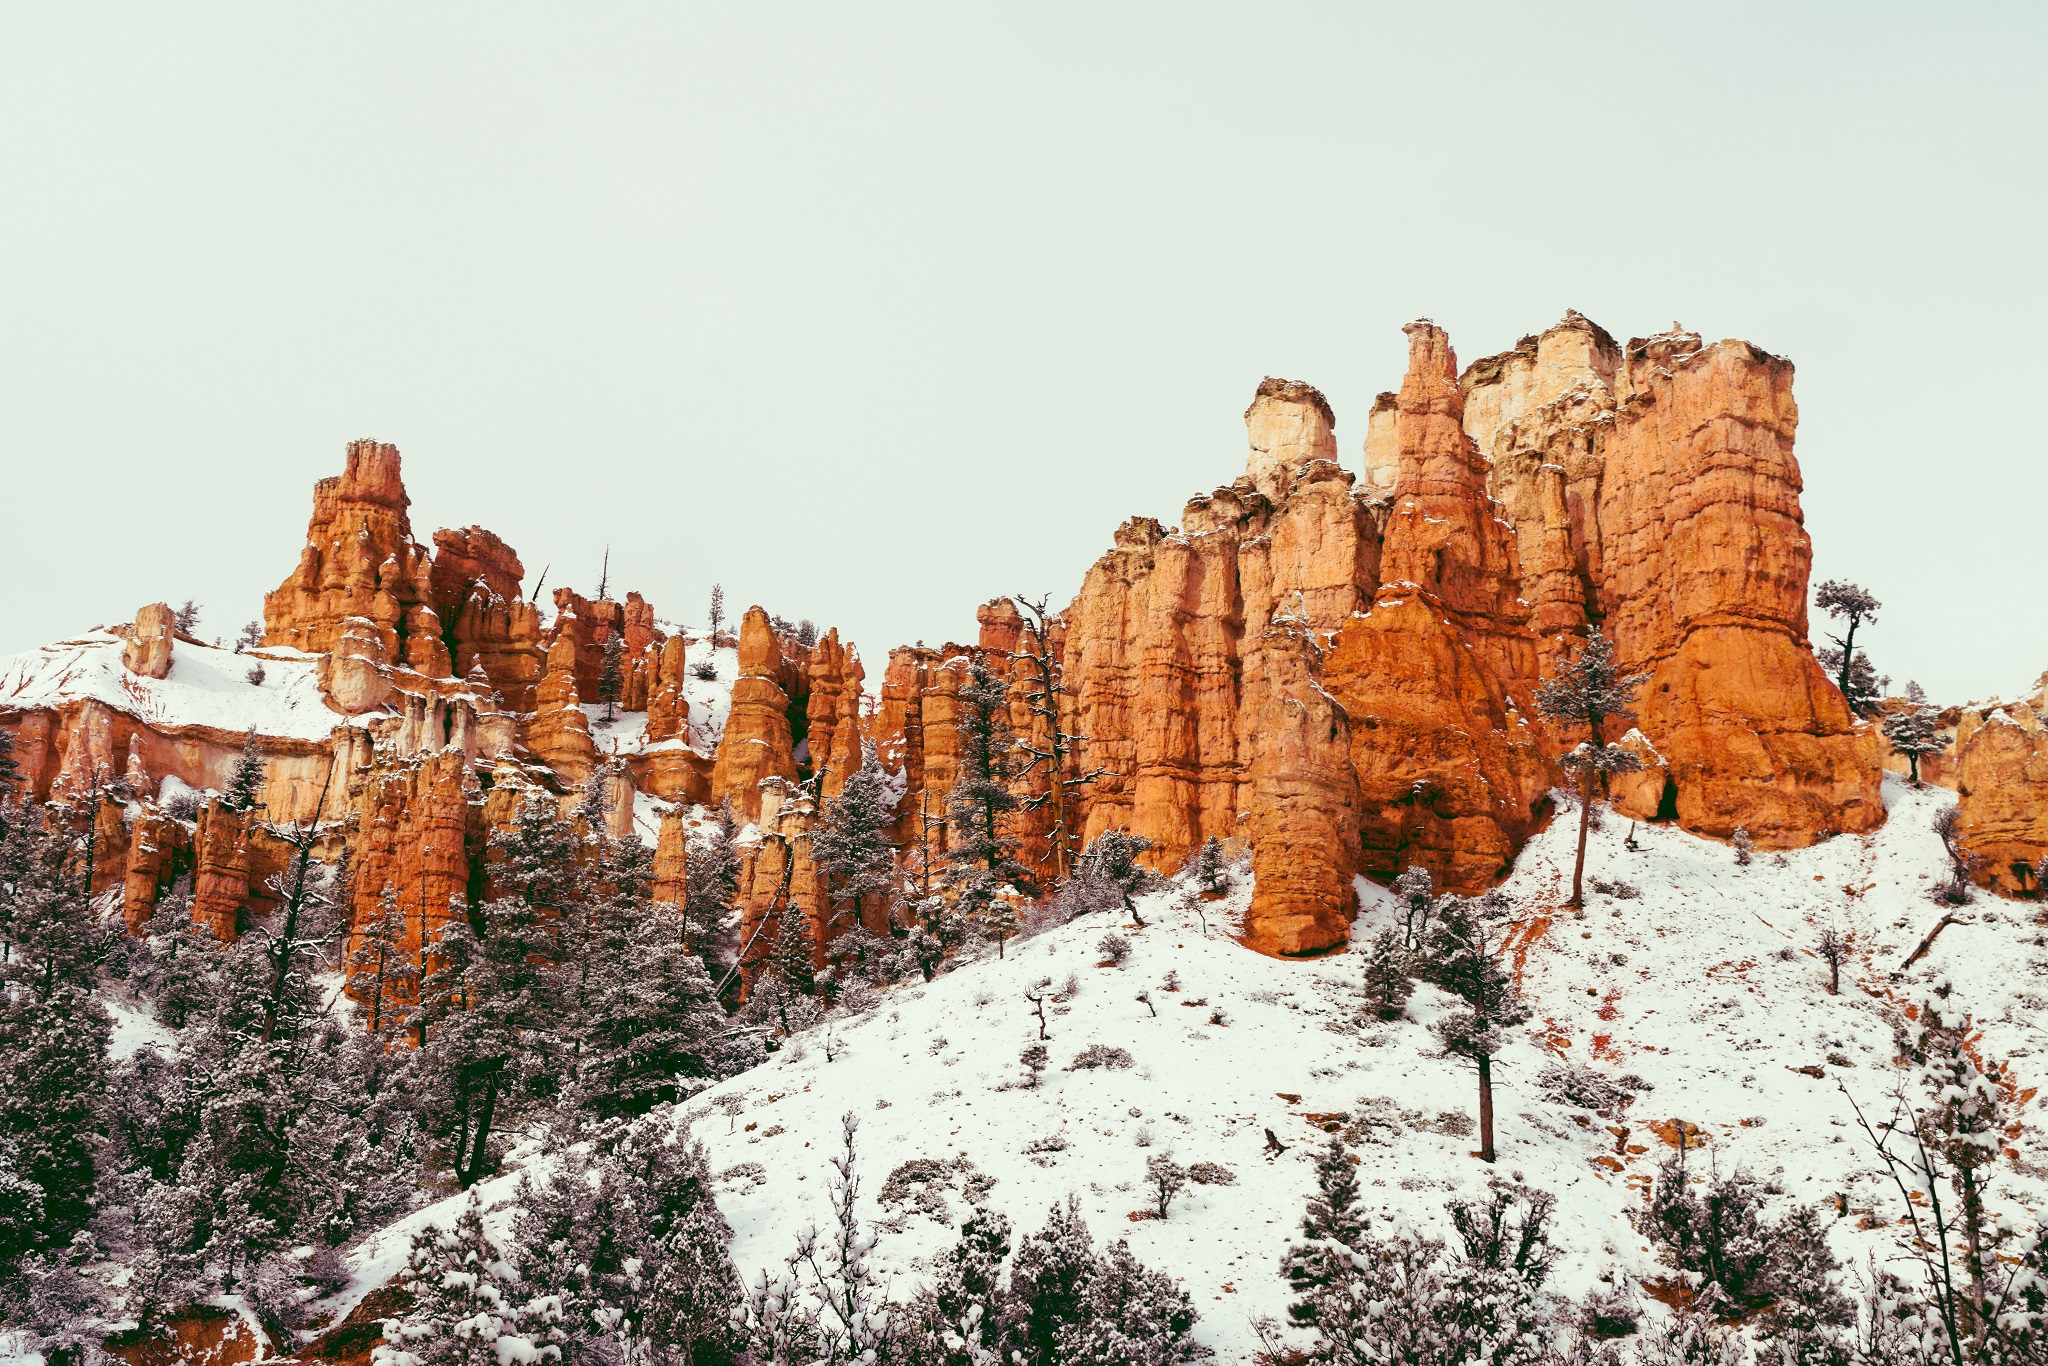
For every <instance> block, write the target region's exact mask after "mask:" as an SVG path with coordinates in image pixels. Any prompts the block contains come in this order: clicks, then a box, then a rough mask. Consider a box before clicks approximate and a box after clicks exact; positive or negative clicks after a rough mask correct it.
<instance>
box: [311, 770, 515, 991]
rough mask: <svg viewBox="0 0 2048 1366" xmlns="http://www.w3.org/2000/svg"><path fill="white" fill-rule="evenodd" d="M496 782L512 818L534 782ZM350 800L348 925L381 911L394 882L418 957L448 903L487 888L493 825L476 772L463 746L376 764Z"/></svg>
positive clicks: (410, 947)
mask: <svg viewBox="0 0 2048 1366" xmlns="http://www.w3.org/2000/svg"><path fill="white" fill-rule="evenodd" d="M499 786H502V787H503V788H504V791H503V793H502V794H500V793H499V792H498V790H497V787H494V788H493V793H492V795H493V796H494V797H498V798H499V806H500V808H501V811H502V813H503V814H502V817H501V819H502V820H503V821H504V822H505V823H509V822H510V819H511V815H512V813H513V811H516V809H517V807H516V802H517V800H518V799H519V798H520V797H521V796H523V795H526V793H528V792H530V791H531V790H532V789H528V788H525V787H523V786H522V785H520V784H517V783H514V782H508V783H504V784H500V785H499ZM353 804H354V815H353V824H354V827H355V828H354V833H353V837H352V838H351V840H350V844H349V861H350V883H351V893H352V897H353V901H352V904H351V907H350V913H349V925H350V928H351V930H352V931H355V930H360V929H361V927H362V926H363V925H365V924H367V923H370V922H371V921H372V920H374V919H375V918H376V916H377V914H378V907H379V903H380V901H381V899H382V897H383V895H384V889H385V888H386V887H389V888H390V889H391V890H392V892H393V893H394V894H395V895H396V897H397V901H398V908H399V911H400V913H401V914H402V915H403V917H404V921H405V928H404V931H403V934H402V936H401V940H400V942H401V946H402V948H403V950H404V952H405V953H406V954H407V955H408V956H409V957H412V958H414V959H415V960H417V958H418V957H419V954H420V950H421V945H422V944H431V943H432V942H433V940H434V937H435V936H436V935H437V934H439V933H440V931H441V928H442V927H443V926H444V925H446V924H447V923H448V918H449V916H450V915H451V914H452V913H454V912H451V909H450V908H451V906H454V907H456V908H460V907H462V906H464V905H467V904H468V903H469V901H470V900H471V892H472V890H475V891H477V892H478V893H479V894H480V893H481V891H482V887H481V885H480V880H481V870H482V868H483V856H484V849H485V843H486V840H487V839H488V835H489V826H488V822H487V818H486V813H485V811H484V806H483V801H482V795H481V788H480V786H479V784H478V782H477V779H476V775H475V772H474V771H473V769H472V768H471V766H470V764H469V762H468V760H467V758H466V756H465V755H464V754H463V753H462V751H461V750H459V749H443V750H440V751H437V752H435V753H432V754H428V755H423V756H420V757H417V758H413V759H408V760H403V761H400V762H395V763H391V764H386V765H378V766H376V767H374V768H372V769H371V770H370V771H369V772H368V773H367V774H365V775H363V780H362V781H361V784H360V787H359V788H358V790H357V791H356V793H355V795H354V803H353ZM473 879H476V880H477V881H476V882H475V883H473ZM478 899H479V900H480V899H481V897H480V895H479V897H478Z"/></svg>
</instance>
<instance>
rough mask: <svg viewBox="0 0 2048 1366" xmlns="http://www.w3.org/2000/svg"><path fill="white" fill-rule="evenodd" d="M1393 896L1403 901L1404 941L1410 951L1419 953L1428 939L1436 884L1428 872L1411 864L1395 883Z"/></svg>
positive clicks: (1402, 924)
mask: <svg viewBox="0 0 2048 1366" xmlns="http://www.w3.org/2000/svg"><path fill="white" fill-rule="evenodd" d="M1393 892H1394V895H1395V896H1396V897H1398V898H1399V899H1400V901H1401V906H1402V921H1401V939H1402V942H1403V943H1404V944H1405V945H1406V946H1407V947H1408V948H1410V949H1420V948H1421V947H1422V946H1423V944H1424V943H1425V942H1426V941H1427V939H1428V937H1429V912H1430V907H1431V906H1433V905H1434V904H1435V900H1436V880H1435V879H1434V878H1432V877H1431V876H1430V875H1429V869H1427V868H1424V867H1421V866H1419V865H1417V864H1410V865H1408V867H1406V868H1405V869H1403V870H1402V871H1401V876H1399V877H1397V878H1395V879H1394V886H1393Z"/></svg>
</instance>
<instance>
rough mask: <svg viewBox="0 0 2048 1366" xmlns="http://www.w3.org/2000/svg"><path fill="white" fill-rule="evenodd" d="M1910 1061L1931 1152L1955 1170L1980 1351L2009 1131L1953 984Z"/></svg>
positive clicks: (1941, 986)
mask: <svg viewBox="0 0 2048 1366" xmlns="http://www.w3.org/2000/svg"><path fill="white" fill-rule="evenodd" d="M1914 1024H1915V1031H1914V1036H1913V1039H1912V1041H1911V1048H1910V1049H1909V1052H1908V1056H1909V1057H1911V1058H1912V1060H1913V1061H1914V1062H1915V1063H1916V1064H1917V1065H1918V1067H1919V1069H1920V1074H1921V1084H1922V1085H1923V1086H1924V1087H1925V1089H1926V1091H1927V1094H1928V1097H1929V1099H1930V1100H1931V1101H1932V1105H1931V1106H1930V1108H1929V1109H1928V1111H1927V1113H1926V1114H1925V1115H1924V1116H1923V1122H1924V1124H1925V1126H1926V1128H1927V1129H1928V1130H1929V1133H1928V1135H1927V1143H1928V1146H1929V1147H1930V1148H1932V1149H1934V1150H1935V1151H1936V1152H1937V1153H1938V1154H1939V1156H1940V1157H1941V1158H1942V1159H1943V1160H1945V1161H1946V1162H1947V1163H1948V1166H1949V1172H1950V1180H1951V1182H1952V1183H1953V1185H1954V1187H1955V1190H1956V1193H1957V1195H1958V1196H1959V1197H1960V1199H1961V1205H1962V1207H1961V1209H1960V1211H1959V1213H1960V1215H1961V1219H1962V1229H1963V1250H1964V1267H1965V1270H1966V1272H1967V1273H1968V1276H1969V1282H1970V1285H1969V1308H1970V1311H1971V1312H1970V1315H1969V1319H1970V1322H1968V1323H1966V1324H1964V1325H1962V1326H1963V1328H1964V1329H1965V1331H1970V1332H1973V1333H1974V1335H1975V1337H1976V1340H1977V1345H1978V1348H1979V1349H1980V1350H1981V1349H1982V1347H1983V1345H1984V1340H1985V1334H1986V1333H1987V1331H1988V1325H1987V1324H1986V1323H1985V1321H1984V1304H1985V1282H1984V1271H1985V1264H1986V1256H1987V1247H1986V1242H1987V1226H1988V1221H1987V1215H1986V1212H1985V1208H1984V1184H1985V1181H1986V1180H1987V1175H1988V1169H1989V1168H1990V1167H1991V1165H1992V1164H1993V1163H1995V1162H1996V1161H1997V1160H1998V1156H1999V1148H2000V1145H2001V1137H2000V1135H2001V1132H2002V1131H2003V1129H2004V1128H2005V1113H2004V1112H2005V1098H2004V1095H2003V1093H2002V1092H2001V1091H2000V1089H1999V1085H1998V1083H1999V1072H2000V1068H1999V1066H1998V1064H1996V1063H1990V1064H1986V1065H1985V1066H1982V1067H1980V1066H1979V1065H1978V1063H1977V1061H1976V1059H1975V1058H1973V1057H1972V1056H1971V1055H1970V1050H1969V1047H1968V1044H1969V1036H1970V1032H1971V1022H1970V1016H1969V1012H1968V1011H1967V1010H1965V1009H1964V1008H1963V1003H1962V1001H1961V1000H1960V998H1958V997H1957V996H1956V994H1955V991H1954V988H1953V986H1951V985H1950V984H1949V983H1948V982H1946V981H1939V982H1936V983H1935V984H1934V985H1933V987H1932V988H1931V989H1930V990H1929V992H1928V994H1927V995H1926V996H1925V997H1924V998H1923V999H1922V1001H1921V1002H1920V1013H1919V1018H1918V1019H1917V1020H1916V1021H1915V1022H1914Z"/></svg>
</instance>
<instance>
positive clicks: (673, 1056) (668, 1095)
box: [575, 904, 764, 1117]
mask: <svg viewBox="0 0 2048 1366" xmlns="http://www.w3.org/2000/svg"><path fill="white" fill-rule="evenodd" d="M682 928H683V927H682V922H681V919H680V917H679V915H678V914H677V913H676V912H674V911H672V910H671V909H669V908H667V907H663V906H653V905H644V904H642V905H639V906H637V907H636V908H635V910H634V913H633V914H631V915H629V916H627V917H625V918H623V919H622V920H618V921H614V922H611V923H610V924H609V925H608V926H607V930H606V933H604V934H603V935H601V936H600V937H599V939H598V941H597V942H596V944H595V945H594V946H593V956H594V957H595V958H596V960H597V961H596V969H595V972H594V974H593V983H594V984H593V986H592V988H591V990H590V991H589V993H588V1000H587V1003H586V1004H585V1006H584V1007H583V1009H582V1010H581V1011H580V1012H579V1018H578V1019H577V1021H576V1022H575V1023H576V1027H577V1029H578V1032H579V1034H580V1035H581V1037H582V1040H583V1044H584V1051H583V1056H582V1058H581V1060H580V1066H579V1082H578V1094H577V1103H578V1104H579V1105H581V1106H582V1107H584V1108H585V1109H588V1110H591V1111H594V1112H595V1113H596V1114H598V1115H599V1116H601V1117H612V1116H622V1115H641V1114H645V1113H647V1111H649V1110H650V1109H652V1108H653V1107H654V1106H656V1105H662V1104H672V1103H674V1102H675V1101H677V1100H680V1099H683V1098H685V1097H686V1096H688V1095H690V1094H692V1093H694V1092H695V1091H697V1090H701V1089H702V1088H703V1087H705V1086H708V1085H710V1084H712V1083H713V1082H717V1081H722V1080H723V1079H725V1078H726V1077H730V1076H736V1075H738V1074H739V1073H741V1072H743V1071H745V1070H747V1069H748V1068H750V1067H752V1066H754V1065H755V1064H756V1063H758V1062H759V1061H761V1059H762V1057H763V1056H764V1054H763V1050H762V1048H761V1044H760V1042H759V1041H758V1039H756V1038H755V1037H754V1036H753V1035H752V1034H751V1033H748V1032H744V1031H739V1030H736V1029H735V1028H734V1027H733V1024H732V1022H731V1021H730V1020H729V1019H728V1018H727V1016H726V1014H725V1011H724V1010H723V1009H721V1008H720V1006H719V1004H718V998H717V996H716V994H715V992H714V990H713V987H712V983H711V979H710V977H709V976H708V975H707V974H706V973H705V971H704V964H703V961H702V960H701V959H699V958H698V957H697V956H696V955H695V954H693V953H691V952H690V950H689V947H688V945H687V944H686V943H685V942H684V938H683V933H682Z"/></svg>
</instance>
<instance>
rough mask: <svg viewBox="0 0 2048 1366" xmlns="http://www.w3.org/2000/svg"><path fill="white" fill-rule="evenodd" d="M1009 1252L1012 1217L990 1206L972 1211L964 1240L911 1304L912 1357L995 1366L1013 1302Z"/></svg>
mask: <svg viewBox="0 0 2048 1366" xmlns="http://www.w3.org/2000/svg"><path fill="white" fill-rule="evenodd" d="M1009 1255H1010V1221H1009V1220H1008V1219H1006V1218H1004V1217H1003V1216H1002V1214H1000V1213H999V1212H997V1211H995V1210H990V1209H985V1208H977V1209H975V1210H974V1212H973V1213H971V1214H969V1215H968V1216H967V1220H966V1222H964V1223H963V1224H961V1226H960V1237H959V1240H958V1241H957V1242H955V1243H954V1244H953V1246H952V1247H950V1248H948V1249H947V1250H946V1252H945V1253H944V1254H943V1255H942V1256H941V1258H940V1260H939V1264H938V1266H937V1268H936V1269H935V1271H934V1274H933V1277H932V1283H931V1285H930V1286H928V1287H927V1288H926V1290H925V1291H924V1293H923V1294H921V1295H920V1296H919V1297H918V1300H917V1302H916V1303H915V1304H914V1305H913V1306H912V1317H913V1320H914V1323H913V1327H912V1340H911V1342H910V1344H909V1350H908V1351H906V1353H905V1359H906V1360H907V1361H910V1362H916V1363H919V1364H920V1366H922V1364H923V1363H927V1362H928V1363H931V1366H983V1363H990V1366H993V1363H995V1361H996V1360H997V1358H996V1350H997V1344H998V1341H999V1336H1000V1333H1001V1324H1002V1321H1003V1318H1004V1313H1005V1310H1006V1308H1007V1305H1008V1300H1007V1295H1006V1293H1005V1290H1004V1286H1003V1282H1002V1274H1003V1261H1004V1259H1005V1258H1007V1257H1008V1256H1009Z"/></svg>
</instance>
